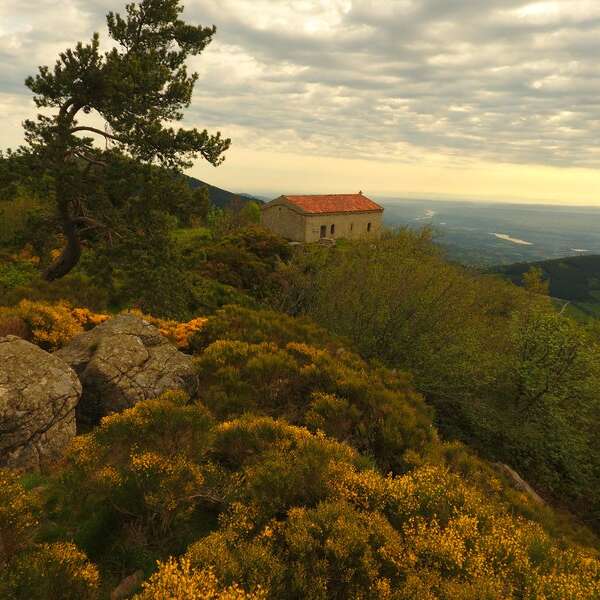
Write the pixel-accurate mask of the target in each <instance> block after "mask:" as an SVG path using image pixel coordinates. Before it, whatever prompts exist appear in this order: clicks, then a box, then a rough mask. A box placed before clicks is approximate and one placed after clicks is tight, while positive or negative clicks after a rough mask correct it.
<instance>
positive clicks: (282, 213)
mask: <svg viewBox="0 0 600 600" xmlns="http://www.w3.org/2000/svg"><path fill="white" fill-rule="evenodd" d="M304 220H305V217H304V216H303V215H301V214H300V213H298V212H296V211H294V210H292V209H291V208H288V207H287V206H285V205H284V204H271V205H270V206H268V207H267V208H264V209H263V211H262V215H261V223H262V225H263V226H264V227H267V228H268V229H270V230H271V231H274V232H275V233H277V234H278V235H280V236H281V237H284V238H286V239H288V240H292V241H293V242H303V241H304V232H305V223H304Z"/></svg>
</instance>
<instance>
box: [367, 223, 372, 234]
mask: <svg viewBox="0 0 600 600" xmlns="http://www.w3.org/2000/svg"><path fill="white" fill-rule="evenodd" d="M367 231H368V232H369V233H370V232H371V223H367Z"/></svg>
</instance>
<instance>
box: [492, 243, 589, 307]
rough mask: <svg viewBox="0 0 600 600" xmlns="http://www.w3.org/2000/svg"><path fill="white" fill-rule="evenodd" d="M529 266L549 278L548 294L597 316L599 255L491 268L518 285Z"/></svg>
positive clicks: (520, 283) (521, 282)
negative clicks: (537, 269)
mask: <svg viewBox="0 0 600 600" xmlns="http://www.w3.org/2000/svg"><path fill="white" fill-rule="evenodd" d="M531 267H539V268H540V269H541V270H542V272H543V274H544V278H545V279H548V280H549V281H550V295H551V296H552V297H554V298H559V299H561V300H567V301H569V302H571V303H572V304H573V305H575V306H576V307H577V308H578V309H579V310H581V311H582V312H584V313H585V314H587V315H589V316H600V255H589V256H572V257H569V258H559V259H554V260H544V261H540V262H534V263H516V264H513V265H507V266H500V267H496V268H495V269H494V271H495V272H497V273H500V274H502V275H504V276H505V277H508V278H509V279H510V280H511V281H513V283H516V284H517V285H522V284H523V275H524V274H525V273H526V272H527V271H529V269H530V268H531Z"/></svg>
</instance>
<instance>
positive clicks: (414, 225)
mask: <svg viewBox="0 0 600 600" xmlns="http://www.w3.org/2000/svg"><path fill="white" fill-rule="evenodd" d="M379 201H380V203H381V204H382V205H383V206H384V207H385V215H384V221H385V224H386V225H387V226H388V227H391V228H397V227H409V228H411V229H418V228H422V227H424V226H431V227H432V229H433V231H434V237H435V240H436V242H437V243H439V244H440V245H442V246H443V247H444V248H445V250H446V252H447V255H448V257H449V258H450V259H451V260H455V261H457V262H461V263H464V264H468V265H473V266H483V267H490V266H494V265H508V264H512V263H519V262H535V261H543V260H548V259H556V258H564V257H567V256H581V255H591V254H600V208H594V207H578V206H548V205H532V204H501V203H486V202H479V203H475V202H466V201H463V202H460V201H440V200H414V199H410V200H401V199H389V200H379Z"/></svg>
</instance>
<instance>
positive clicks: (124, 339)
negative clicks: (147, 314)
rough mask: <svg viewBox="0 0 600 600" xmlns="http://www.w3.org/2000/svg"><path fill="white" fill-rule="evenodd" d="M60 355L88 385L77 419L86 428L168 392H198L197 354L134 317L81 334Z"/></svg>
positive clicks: (111, 321)
mask: <svg viewBox="0 0 600 600" xmlns="http://www.w3.org/2000/svg"><path fill="white" fill-rule="evenodd" d="M55 356H57V357H59V358H61V359H62V360H64V361H65V362H66V363H67V364H69V365H70V366H71V367H73V369H74V370H75V372H76V373H77V375H78V376H79V379H80V381H81V383H82V385H83V395H82V397H81V401H80V403H79V405H78V406H77V423H78V426H79V428H80V429H84V430H85V429H87V428H89V427H90V426H93V425H96V424H98V422H99V421H100V419H101V418H102V417H104V416H106V415H109V414H111V413H115V412H120V411H122V410H125V409H126V408H130V407H132V406H134V405H135V404H137V403H138V402H140V401H142V400H148V399H151V398H156V397H157V396H160V395H161V394H162V393H164V392H166V391H168V390H183V391H186V392H188V393H190V394H193V393H195V391H196V381H197V378H196V375H195V373H194V369H193V367H192V358H191V357H190V356H187V355H186V354H183V353H182V352H179V351H178V350H177V349H176V348H175V347H174V346H173V345H172V344H171V343H170V342H169V341H168V340H167V339H166V338H164V337H163V336H162V335H161V334H160V333H159V331H158V329H157V328H156V327H154V326H153V325H150V323H148V322H147V321H144V320H143V319H141V318H139V317H136V316H134V315H119V316H117V317H114V318H113V319H110V320H109V321H106V322H105V323H102V325H98V327H96V328H94V329H92V330H91V331H88V332H86V333H83V334H81V335H78V336H77V337H75V338H74V339H73V340H72V341H71V342H70V343H69V344H67V346H65V347H64V348H62V349H61V350H59V351H57V352H55Z"/></svg>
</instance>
